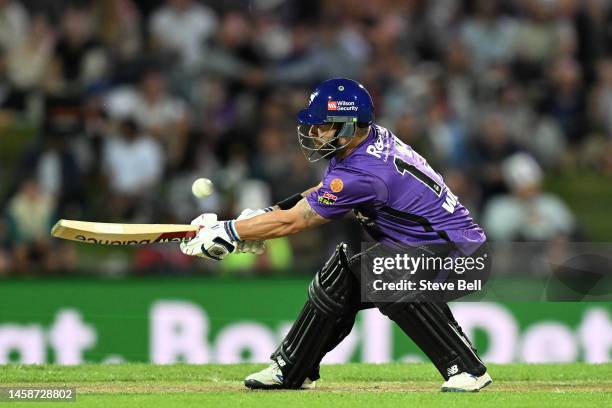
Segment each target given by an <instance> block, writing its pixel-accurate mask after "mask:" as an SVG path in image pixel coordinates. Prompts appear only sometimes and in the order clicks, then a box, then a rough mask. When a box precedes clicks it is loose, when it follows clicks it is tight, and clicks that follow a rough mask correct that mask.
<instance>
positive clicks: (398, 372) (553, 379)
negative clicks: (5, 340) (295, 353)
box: [0, 364, 612, 408]
mask: <svg viewBox="0 0 612 408" xmlns="http://www.w3.org/2000/svg"><path fill="white" fill-rule="evenodd" d="M262 367H263V366H262V365H250V364H240V365H223V366H222V365H202V366H196V365H172V366H153V365H148V364H124V365H82V366H74V367H59V366H51V365H42V366H20V365H8V366H1V367H0V387H8V386H34V385H40V386H47V387H48V386H69V387H76V389H77V401H76V402H69V403H58V402H46V403H35V404H34V405H32V403H25V402H24V403H15V404H13V403H11V404H10V405H9V406H23V405H24V404H26V405H25V406H32V407H33V406H36V407H46V406H48V407H55V408H57V407H60V406H67V407H74V408H76V407H81V406H83V407H199V408H201V407H223V408H225V407H234V406H244V407H266V408H268V407H282V406H285V407H307V408H314V407H331V406H333V407H351V408H355V407H360V406H364V407H366V406H367V407H375V408H382V407H411V406H412V407H418V406H425V407H430V406H431V407H445V408H449V407H453V408H454V407H469V408H476V407H492V406H494V407H496V408H502V407H550V406H553V407H555V408H562V407H572V408H573V407H578V406H580V407H585V406H592V407H604V406H612V364H603V365H586V364H566V365H562V364H551V365H527V364H513V365H490V366H489V373H490V374H491V376H492V377H493V381H494V382H493V384H492V385H490V386H489V387H487V389H485V390H484V391H481V392H480V393H469V394H467V393H440V392H438V389H439V387H440V385H441V383H442V381H441V379H440V376H439V374H438V373H437V372H436V371H435V370H434V368H433V367H432V366H431V365H430V364H383V365H370V364H346V365H330V366H323V368H322V369H321V376H322V379H321V380H320V381H319V382H318V383H317V389H316V390H309V391H251V390H247V389H245V388H244V387H243V385H242V380H243V378H244V377H245V376H246V375H248V374H250V373H251V372H253V371H255V370H258V369H261V368H262ZM0 405H6V403H0Z"/></svg>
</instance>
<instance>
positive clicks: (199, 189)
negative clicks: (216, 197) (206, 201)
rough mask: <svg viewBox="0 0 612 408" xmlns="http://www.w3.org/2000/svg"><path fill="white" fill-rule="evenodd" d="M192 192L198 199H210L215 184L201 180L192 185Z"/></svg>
mask: <svg viewBox="0 0 612 408" xmlns="http://www.w3.org/2000/svg"><path fill="white" fill-rule="evenodd" d="M191 192H192V193H193V195H194V196H196V197H198V198H204V197H208V196H209V195H211V194H212V192H213V183H212V181H210V180H209V179H207V178H199V179H197V180H196V181H194V182H193V184H192V185H191Z"/></svg>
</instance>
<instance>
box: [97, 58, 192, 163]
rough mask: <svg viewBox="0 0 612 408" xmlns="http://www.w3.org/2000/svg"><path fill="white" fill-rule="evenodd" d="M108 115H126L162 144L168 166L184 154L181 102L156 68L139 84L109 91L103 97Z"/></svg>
mask: <svg viewBox="0 0 612 408" xmlns="http://www.w3.org/2000/svg"><path fill="white" fill-rule="evenodd" d="M107 103H108V108H109V111H110V113H111V115H114V116H118V117H125V116H130V117H132V118H133V119H134V120H135V121H136V123H137V124H138V126H139V127H140V128H142V129H143V130H144V131H145V132H146V133H148V134H149V135H150V136H152V137H153V138H155V139H157V140H158V141H159V142H160V143H161V144H162V146H163V148H164V150H165V152H166V156H167V158H168V165H169V166H170V168H171V169H176V168H178V167H179V166H180V164H181V162H182V161H183V159H184V157H185V150H186V148H187V144H186V143H187V137H188V131H189V122H188V117H187V107H186V106H185V103H184V102H183V101H182V100H181V99H178V98H175V97H174V96H172V95H171V94H170V93H169V92H168V91H167V83H166V78H165V77H164V76H163V74H162V73H161V72H160V71H157V70H154V69H152V70H149V71H148V72H146V73H145V74H144V75H143V77H142V80H141V81H140V86H139V87H138V88H136V89H134V88H131V87H127V88H123V89H119V90H117V91H113V92H112V93H111V94H110V95H108V98H107Z"/></svg>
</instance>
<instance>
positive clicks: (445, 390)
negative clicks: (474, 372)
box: [441, 380, 493, 392]
mask: <svg viewBox="0 0 612 408" xmlns="http://www.w3.org/2000/svg"><path fill="white" fill-rule="evenodd" d="M491 384H493V380H487V382H486V383H484V384H483V385H482V386H480V387H479V388H476V389H473V390H466V389H462V388H449V387H442V388H441V391H442V392H479V391H480V390H482V389H483V388H484V387H486V386H488V385H491Z"/></svg>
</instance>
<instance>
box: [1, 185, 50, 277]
mask: <svg viewBox="0 0 612 408" xmlns="http://www.w3.org/2000/svg"><path fill="white" fill-rule="evenodd" d="M55 209H56V207H55V200H54V198H53V196H52V195H50V194H48V193H45V192H44V191H43V190H42V189H41V187H40V185H39V184H38V182H37V181H36V180H35V179H33V178H30V179H26V180H24V181H23V183H22V184H21V185H20V186H19V189H18V190H17V194H15V195H14V196H13V198H12V199H11V200H10V201H9V204H8V207H7V212H6V220H7V223H8V225H9V242H10V245H11V248H12V252H13V259H14V264H13V266H14V268H15V269H16V270H17V271H20V272H21V273H27V272H28V271H31V270H33V269H35V268H43V267H44V266H46V265H49V264H51V263H52V257H53V251H52V249H51V245H50V236H49V231H50V229H51V226H52V225H53V222H54V221H55V219H54V216H55Z"/></svg>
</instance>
